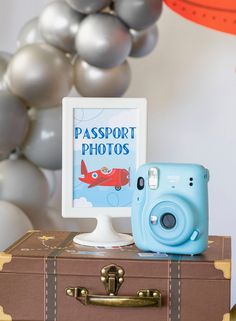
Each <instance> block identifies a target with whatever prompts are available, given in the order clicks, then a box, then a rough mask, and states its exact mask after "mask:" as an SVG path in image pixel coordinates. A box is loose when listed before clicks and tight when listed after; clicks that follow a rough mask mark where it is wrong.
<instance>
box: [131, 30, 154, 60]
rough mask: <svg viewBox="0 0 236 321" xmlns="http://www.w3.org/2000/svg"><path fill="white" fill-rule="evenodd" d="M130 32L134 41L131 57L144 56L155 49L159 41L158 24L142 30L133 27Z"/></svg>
mask: <svg viewBox="0 0 236 321" xmlns="http://www.w3.org/2000/svg"><path fill="white" fill-rule="evenodd" d="M130 32H131V35H132V43H133V46H132V50H131V53H130V56H131V57H137V58H139V57H143V56H146V55H148V54H149V53H151V52H152V51H153V49H154V48H155V46H156V44H157V41H158V29H157V26H156V25H153V26H152V27H150V28H148V29H145V30H141V31H137V30H133V29H131V30H130Z"/></svg>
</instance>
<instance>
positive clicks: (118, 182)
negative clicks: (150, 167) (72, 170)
mask: <svg viewBox="0 0 236 321" xmlns="http://www.w3.org/2000/svg"><path fill="white" fill-rule="evenodd" d="M81 174H82V175H84V177H79V180H80V181H81V182H83V183H86V184H89V186H88V188H92V187H95V186H114V187H115V189H116V190H117V191H120V190H121V187H122V186H125V185H127V184H128V183H129V172H128V171H127V170H126V169H121V168H113V169H108V168H107V167H103V168H101V169H100V170H96V171H93V172H88V170H87V166H86V164H85V162H84V161H83V160H82V161H81Z"/></svg>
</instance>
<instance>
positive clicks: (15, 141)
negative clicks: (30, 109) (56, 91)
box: [0, 91, 29, 154]
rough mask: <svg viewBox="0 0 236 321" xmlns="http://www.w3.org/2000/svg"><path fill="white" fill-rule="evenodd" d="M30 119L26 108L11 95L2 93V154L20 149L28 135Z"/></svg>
mask: <svg viewBox="0 0 236 321" xmlns="http://www.w3.org/2000/svg"><path fill="white" fill-rule="evenodd" d="M28 128H29V117H28V113H27V109H26V106H25V105H24V103H23V102H22V101H21V100H20V99H19V98H18V97H16V96H13V95H12V94H11V93H8V92H5V91H2V92H0V153H2V154H5V153H9V152H11V151H12V150H13V149H15V148H16V147H19V146H20V145H21V144H22V143H23V141H24V139H25V136H26V134H27V131H28Z"/></svg>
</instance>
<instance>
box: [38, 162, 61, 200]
mask: <svg viewBox="0 0 236 321" xmlns="http://www.w3.org/2000/svg"><path fill="white" fill-rule="evenodd" d="M41 170H42V172H43V174H44V175H45V177H46V179H47V182H48V195H49V198H50V200H51V199H52V198H53V196H54V194H55V191H56V187H57V177H56V173H55V172H54V171H51V170H47V169H43V168H41Z"/></svg>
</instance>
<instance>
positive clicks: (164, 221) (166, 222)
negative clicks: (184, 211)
mask: <svg viewBox="0 0 236 321" xmlns="http://www.w3.org/2000/svg"><path fill="white" fill-rule="evenodd" d="M161 225H162V227H164V228H165V229H167V230H170V229H172V228H174V227H175V225H176V218H175V216H174V215H173V214H171V213H165V214H163V215H162V217H161Z"/></svg>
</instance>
